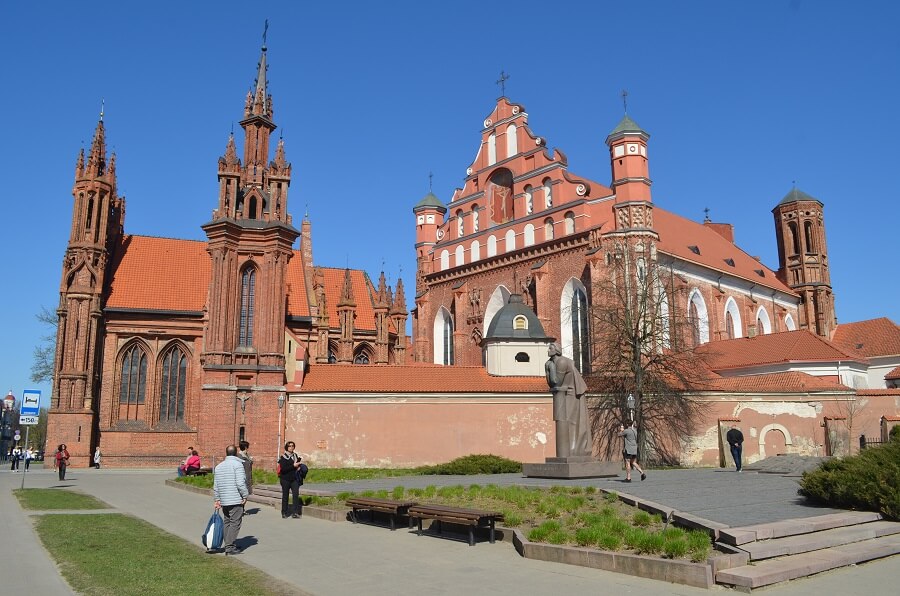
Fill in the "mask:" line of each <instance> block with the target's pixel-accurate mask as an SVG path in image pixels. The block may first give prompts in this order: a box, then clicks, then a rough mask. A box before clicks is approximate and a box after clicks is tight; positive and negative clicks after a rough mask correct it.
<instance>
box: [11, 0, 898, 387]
mask: <svg viewBox="0 0 900 596" xmlns="http://www.w3.org/2000/svg"><path fill="white" fill-rule="evenodd" d="M213 7H215V8H213ZM548 10H549V11H553V12H548ZM898 17H900V8H898V4H897V3H896V2H889V1H884V2H875V1H871V2H856V3H848V2H831V1H815V2H814V1H810V0H806V1H803V0H793V1H783V0H772V1H767V2H736V1H730V2H726V1H717V2H689V1H681V2H668V1H654V0H645V1H642V2H600V1H592V2H587V1H585V2H558V3H547V2H532V1H531V0H521V1H518V2H494V1H490V0H481V1H478V2H469V1H459V0H454V1H453V2H442V3H432V2H422V1H419V2H406V1H403V2H380V3H374V2H319V3H312V2H253V3H247V2H240V3H239V2H232V1H221V2H216V3H200V2H183V1H182V2H178V3H174V2H168V1H158V2H153V3H130V2H129V3H125V2H122V3H119V2H109V3H108V4H107V3H97V2H89V1H85V2H41V3H29V2H4V3H2V5H0V51H2V56H3V57H4V60H3V62H4V67H3V73H4V79H5V92H4V93H3V94H2V100H0V106H2V107H3V110H2V112H3V114H4V116H5V117H4V119H3V124H2V128H3V142H2V143H0V172H2V175H3V180H4V181H5V184H4V189H3V192H2V197H3V198H2V201H3V205H4V213H5V214H6V217H4V221H5V222H6V226H5V235H4V236H5V242H6V243H7V247H8V248H7V251H6V255H7V258H6V267H7V272H8V273H9V275H7V277H6V287H5V288H4V290H3V293H2V294H3V298H2V304H3V309H2V313H3V314H2V316H3V327H2V328H3V330H4V332H5V333H4V341H3V342H0V389H2V391H3V393H4V394H5V392H6V389H8V388H12V390H13V392H14V393H15V394H16V396H17V397H18V398H20V397H21V393H22V390H23V389H25V388H38V389H42V390H43V392H44V397H45V400H46V398H47V397H48V396H49V386H46V385H45V386H39V385H38V386H35V385H34V384H33V383H31V381H30V380H29V374H30V367H31V354H32V349H33V347H34V345H35V344H36V343H37V342H38V341H39V339H40V337H41V336H42V335H43V334H44V333H45V330H44V329H42V328H41V326H40V325H39V324H38V323H37V321H36V320H35V319H34V314H35V313H37V312H38V311H39V310H40V307H41V306H42V305H44V306H47V307H50V308H55V306H56V304H57V301H58V297H59V294H58V291H59V276H60V270H61V264H62V257H63V254H64V252H65V248H66V242H67V240H68V233H69V225H70V221H71V220H70V218H71V207H72V197H71V189H72V184H73V175H74V165H75V159H76V156H77V153H78V150H79V149H80V148H81V146H82V143H84V144H85V145H86V146H89V145H90V140H91V135H92V133H93V131H94V128H95V126H96V123H97V118H98V114H99V110H100V102H101V98H103V99H104V100H105V106H106V107H105V120H104V121H105V124H106V127H107V140H108V143H109V147H110V148H111V149H112V150H115V151H116V153H117V154H118V157H117V167H118V183H119V191H120V193H121V194H124V195H125V196H126V199H127V208H126V220H125V230H126V232H127V233H133V234H145V235H153V236H167V237H176V238H193V239H198V240H202V239H204V234H203V232H202V230H201V229H200V225H201V224H203V223H205V222H206V221H207V220H208V219H209V217H210V214H211V212H212V209H213V208H214V207H215V204H216V192H217V182H216V162H217V159H218V157H219V156H220V155H222V153H223V152H224V149H225V144H226V141H227V138H228V133H229V131H230V130H231V127H232V124H234V126H235V127H236V128H237V129H238V132H239V133H240V129H239V128H238V127H237V121H238V120H240V119H241V117H242V113H243V112H242V110H243V102H244V95H245V93H246V91H247V89H248V88H249V87H250V85H251V84H252V83H253V79H254V77H255V71H256V63H257V60H258V58H259V47H260V45H261V34H262V26H263V21H264V19H266V18H268V19H269V21H270V27H269V34H268V47H269V52H268V60H269V77H268V78H269V88H270V91H271V93H272V94H273V96H274V105H275V120H276V123H277V124H278V125H279V126H280V129H279V132H280V133H282V134H283V135H284V140H285V146H286V152H287V158H288V160H289V161H291V162H292V164H293V181H292V185H291V190H290V197H289V206H288V208H289V211H290V212H291V213H292V214H293V216H294V220H295V223H299V221H300V220H301V219H302V217H303V214H304V212H306V211H307V210H308V213H309V217H310V219H311V221H312V225H313V250H314V253H313V256H314V260H315V261H316V263H317V264H319V265H325V266H334V267H343V266H346V265H347V264H349V265H350V266H351V267H354V268H360V269H364V270H366V271H368V272H369V274H370V275H372V276H373V278H374V277H376V276H377V274H378V272H379V271H380V270H381V269H382V263H383V264H384V265H383V268H384V270H385V272H386V273H387V275H388V276H389V277H390V279H391V280H392V281H396V278H397V276H398V275H399V274H400V272H401V270H402V272H403V273H402V275H403V278H404V283H405V284H406V287H407V289H408V290H410V293H409V295H408V296H407V304H410V305H411V304H412V303H413V301H412V294H411V289H412V288H413V287H414V271H415V260H414V252H413V241H414V226H413V224H414V220H413V214H412V211H411V209H412V206H413V205H414V204H415V203H416V202H417V201H418V200H419V199H421V198H422V196H423V195H424V194H425V193H426V192H428V173H429V172H433V173H434V179H433V188H434V192H435V194H437V195H438V196H439V197H440V198H441V199H443V200H444V201H448V200H449V198H450V196H451V194H452V192H453V189H454V188H455V187H457V186H461V185H462V181H463V178H464V177H465V170H466V167H467V166H468V165H469V164H470V162H471V161H472V159H473V158H474V156H475V153H476V151H477V149H478V143H479V140H480V130H481V126H482V124H481V123H482V121H483V119H484V117H485V116H486V115H487V114H488V113H489V112H490V111H491V109H492V108H493V106H494V102H495V100H496V98H497V97H498V96H499V94H500V93H499V89H498V87H497V85H496V84H495V81H496V80H497V79H498V77H499V74H500V71H501V70H504V71H506V72H507V73H509V74H510V75H511V78H510V79H509V81H508V82H507V85H506V91H507V96H508V97H509V98H510V99H511V100H512V101H514V102H517V103H521V104H523V105H524V106H525V107H526V109H527V111H528V113H529V116H530V118H529V124H530V126H531V128H532V130H533V131H534V132H535V133H536V134H538V135H540V136H542V137H544V138H545V139H547V141H548V144H549V145H550V146H551V147H557V148H559V149H561V150H562V151H563V152H564V153H565V154H566V155H567V156H568V158H569V170H570V171H571V172H573V173H575V174H577V175H580V176H584V177H587V178H590V179H594V180H596V181H598V182H601V183H604V184H608V183H609V178H610V173H609V164H608V154H607V150H606V147H605V145H604V139H605V138H606V135H607V133H608V132H609V131H610V130H611V129H612V128H613V127H614V126H615V125H616V124H617V123H618V121H619V120H620V119H621V117H622V100H621V97H620V93H621V90H622V89H627V90H628V94H629V95H628V113H629V115H630V116H631V117H632V118H633V119H634V120H635V121H636V122H638V123H639V124H640V125H641V126H642V127H643V128H644V129H645V130H647V131H648V132H649V133H650V134H651V139H650V150H649V155H650V174H651V177H652V178H653V183H654V185H653V199H654V201H655V202H656V203H657V204H658V205H659V206H661V207H663V208H666V209H668V210H670V211H674V212H676V213H678V214H680V215H683V216H686V217H689V218H692V219H695V220H697V221H700V220H702V218H703V209H704V208H705V207H708V208H709V209H710V217H711V219H713V220H714V221H718V222H730V223H732V224H734V226H735V236H736V242H737V244H738V245H739V246H741V247H742V248H743V249H744V250H746V251H747V252H748V253H750V254H752V255H759V256H760V257H761V258H762V260H763V262H764V263H766V264H767V265H768V266H770V267H772V268H776V267H777V249H776V246H775V235H774V224H773V217H772V214H771V209H772V208H773V207H774V206H775V204H777V203H778V201H779V200H781V198H782V197H783V196H784V195H785V194H786V193H787V192H788V191H789V190H790V189H791V186H792V181H796V184H797V187H798V188H800V189H801V190H803V191H805V192H807V193H809V194H811V195H812V196H814V197H816V198H818V199H819V200H821V201H822V202H823V203H824V204H825V217H826V226H827V228H826V233H827V241H828V248H829V256H830V263H831V276H832V285H833V287H834V292H835V296H836V303H837V314H838V319H839V321H843V322H849V321H857V320H863V319H868V318H874V317H880V316H888V317H890V318H892V319H893V320H894V321H900V305H898V304H900V302H898V300H897V299H896V295H897V294H898V290H900V281H898V280H900V277H898V276H897V275H896V273H895V272H893V267H894V264H893V258H894V256H895V254H896V248H895V247H896V237H895V235H894V234H893V233H891V232H890V229H891V227H892V224H893V223H894V222H893V220H894V219H895V215H896V213H897V208H896V205H897V199H898V196H897V195H898V192H897V182H896V175H895V172H896V168H897V166H898V162H900V159H898V158H900V151H898V149H897V139H898V138H900V117H898V115H897V106H900V80H898V64H900V60H898V59H900V36H898V35H897V26H898V23H900V18H898ZM276 134H279V133H278V132H276ZM237 136H238V138H239V139H240V138H241V137H240V134H238V135H237ZM273 149H274V147H273Z"/></svg>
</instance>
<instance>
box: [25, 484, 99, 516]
mask: <svg viewBox="0 0 900 596" xmlns="http://www.w3.org/2000/svg"><path fill="white" fill-rule="evenodd" d="M13 494H14V495H15V496H16V498H18V499H19V504H20V505H22V508H23V509H34V510H37V511H50V510H55V509H107V508H109V505H107V504H106V503H103V502H102V501H98V500H97V499H95V498H94V497H91V496H89V495H85V494H82V493H76V492H72V491H68V490H59V489H58V488H25V489H18V490H14V491H13Z"/></svg>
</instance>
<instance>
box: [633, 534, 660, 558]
mask: <svg viewBox="0 0 900 596" xmlns="http://www.w3.org/2000/svg"><path fill="white" fill-rule="evenodd" d="M665 543H666V539H665V538H663V536H662V534H644V537H643V538H642V539H641V541H640V542H639V543H638V545H637V551H638V552H639V553H642V554H647V555H655V554H659V553H661V552H662V549H663V546H664V545H665Z"/></svg>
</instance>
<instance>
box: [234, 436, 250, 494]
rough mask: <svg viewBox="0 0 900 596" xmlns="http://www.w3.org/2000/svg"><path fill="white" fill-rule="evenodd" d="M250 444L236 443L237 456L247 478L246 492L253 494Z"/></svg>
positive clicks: (244, 442) (245, 442)
mask: <svg viewBox="0 0 900 596" xmlns="http://www.w3.org/2000/svg"><path fill="white" fill-rule="evenodd" d="M249 449H250V443H249V442H247V441H241V442H240V443H238V454H237V456H238V457H239V458H240V459H241V461H243V462H244V474H246V476H247V492H248V493H249V494H251V495H252V494H253V457H252V456H251V455H250V453H249Z"/></svg>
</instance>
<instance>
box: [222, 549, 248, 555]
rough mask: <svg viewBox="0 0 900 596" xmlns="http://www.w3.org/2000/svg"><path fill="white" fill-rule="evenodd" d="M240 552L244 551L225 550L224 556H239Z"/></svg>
mask: <svg viewBox="0 0 900 596" xmlns="http://www.w3.org/2000/svg"><path fill="white" fill-rule="evenodd" d="M242 552H244V550H243V549H241V548H233V549H231V550H226V551H225V556H226V557H228V556H234V555H239V554H241V553H242Z"/></svg>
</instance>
